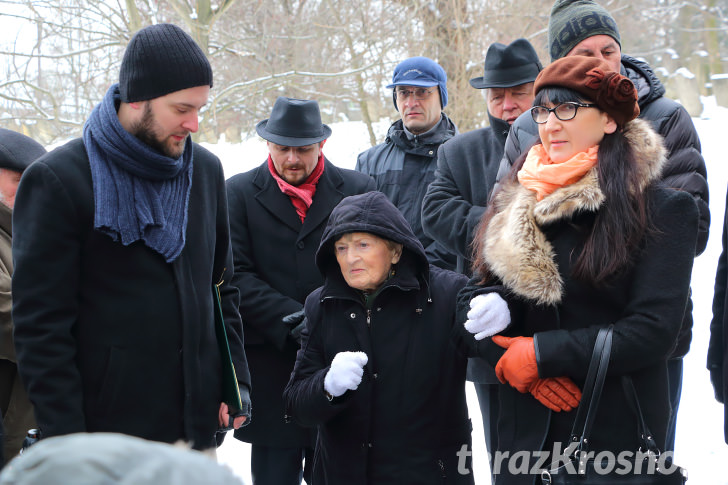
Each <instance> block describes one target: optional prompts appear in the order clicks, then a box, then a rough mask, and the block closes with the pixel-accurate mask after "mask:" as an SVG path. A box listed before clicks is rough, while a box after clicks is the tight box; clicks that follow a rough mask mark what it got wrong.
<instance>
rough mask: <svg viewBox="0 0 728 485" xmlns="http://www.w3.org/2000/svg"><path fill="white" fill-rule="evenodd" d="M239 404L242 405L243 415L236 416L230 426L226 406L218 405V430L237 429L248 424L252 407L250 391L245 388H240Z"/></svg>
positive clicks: (224, 404)
mask: <svg viewBox="0 0 728 485" xmlns="http://www.w3.org/2000/svg"><path fill="white" fill-rule="evenodd" d="M240 402H241V403H242V404H243V408H242V412H243V414H242V416H238V417H236V418H234V419H233V420H232V426H231V423H230V412H229V411H228V405H227V404H226V403H224V402H221V403H220V411H219V412H218V424H219V425H220V428H230V427H232V429H238V428H241V427H242V426H247V425H248V424H250V420H251V409H252V405H251V403H250V391H248V387H247V386H240Z"/></svg>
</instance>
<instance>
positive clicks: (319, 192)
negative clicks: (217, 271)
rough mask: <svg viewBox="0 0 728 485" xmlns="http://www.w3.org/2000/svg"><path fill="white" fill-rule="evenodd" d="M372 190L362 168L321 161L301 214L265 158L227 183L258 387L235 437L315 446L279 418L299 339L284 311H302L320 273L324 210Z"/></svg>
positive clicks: (303, 431)
mask: <svg viewBox="0 0 728 485" xmlns="http://www.w3.org/2000/svg"><path fill="white" fill-rule="evenodd" d="M370 190H374V181H373V180H372V179H371V177H368V176H366V175H364V174H361V173H358V172H354V171H353V170H346V169H342V168H338V167H336V166H335V165H333V164H332V163H331V162H330V161H328V160H327V159H324V172H323V174H322V175H321V178H320V179H319V181H318V184H317V185H316V193H315V194H314V197H313V203H312V204H311V207H310V208H309V209H308V212H307V214H306V219H305V220H304V222H303V223H301V219H300V218H299V217H298V215H297V214H296V209H295V208H294V206H293V203H292V202H291V199H290V197H288V196H287V195H285V194H284V193H283V192H281V189H280V188H279V187H278V184H277V183H276V181H275V179H274V178H273V176H272V175H271V174H270V170H269V169H268V162H267V161H266V162H263V163H262V164H261V165H259V166H258V167H256V168H254V169H253V170H250V171H248V172H246V173H242V174H238V175H234V176H233V177H231V178H230V179H228V181H227V192H228V205H229V208H230V236H231V239H232V247H233V261H234V263H235V274H234V275H233V279H232V283H233V285H234V286H235V287H236V288H238V290H239V291H240V296H241V297H240V314H241V315H242V317H243V328H244V329H245V336H246V338H245V351H246V354H247V356H248V362H249V363H250V368H251V378H252V379H253V387H254V388H255V392H254V393H252V395H251V400H252V403H253V409H254V410H255V417H254V418H253V420H252V422H251V423H250V425H249V426H245V427H244V428H240V429H238V430H236V431H235V437H236V438H238V439H240V440H242V441H245V442H249V443H254V444H256V445H261V446H278V447H303V446H310V447H313V445H314V440H315V432H314V430H312V429H310V428H302V427H300V426H296V425H295V424H287V423H285V422H284V420H283V416H284V415H285V411H284V409H283V399H282V398H281V396H282V394H283V388H284V387H286V383H287V382H288V379H289V378H290V376H291V370H293V363H294V362H295V360H296V351H297V350H298V347H299V346H298V342H296V341H295V340H293V338H292V337H291V336H290V328H288V327H287V326H286V325H285V324H284V323H283V321H282V319H283V317H284V316H286V315H289V314H291V313H294V312H297V311H299V310H301V309H303V303H304V301H305V300H306V297H307V296H308V294H309V293H311V292H312V291H313V290H315V289H316V288H318V287H319V286H321V284H322V283H323V281H324V279H323V276H322V275H321V273H320V272H319V270H318V268H317V267H316V263H315V260H314V257H315V255H316V249H318V247H319V244H320V243H321V235H322V234H323V232H324V228H325V227H326V221H327V220H328V218H329V214H330V213H331V211H332V210H333V208H334V207H336V204H338V203H339V202H341V199H343V198H344V197H346V196H348V195H354V194H361V193H364V192H368V191H370Z"/></svg>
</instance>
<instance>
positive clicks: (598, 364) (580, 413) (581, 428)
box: [571, 325, 613, 453]
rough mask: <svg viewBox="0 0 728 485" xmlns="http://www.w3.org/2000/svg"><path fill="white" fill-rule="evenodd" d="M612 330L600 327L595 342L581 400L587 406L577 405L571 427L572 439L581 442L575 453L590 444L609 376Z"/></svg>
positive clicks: (611, 328) (610, 327) (583, 449)
mask: <svg viewBox="0 0 728 485" xmlns="http://www.w3.org/2000/svg"><path fill="white" fill-rule="evenodd" d="M612 332H613V326H612V325H609V326H608V327H606V328H602V329H600V330H599V333H598V334H597V339H596V341H595V342H594V350H593V351H592V357H591V362H590V363H589V370H588V371H587V374H586V382H585V383H584V390H583V392H582V396H581V402H582V403H585V404H586V406H584V405H581V406H578V407H577V411H576V417H575V418H574V426H573V427H572V429H571V441H572V442H578V443H579V445H578V446H577V447H576V448H575V449H574V453H575V452H576V451H586V447H587V446H588V444H589V435H590V433H591V429H592V425H593V424H594V417H595V416H596V414H597V408H598V407H599V399H600V398H601V395H602V389H603V387H604V380H605V379H606V377H607V367H609V356H610V354H611V351H612Z"/></svg>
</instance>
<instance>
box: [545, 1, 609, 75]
mask: <svg viewBox="0 0 728 485" xmlns="http://www.w3.org/2000/svg"><path fill="white" fill-rule="evenodd" d="M601 34H603V35H608V36H610V37H612V38H613V39H614V40H616V41H617V44H619V45H620V47H621V46H622V44H621V42H620V40H619V29H618V28H617V23H616V22H615V21H614V18H612V16H611V15H610V14H609V12H607V11H606V10H605V9H604V8H603V7H601V6H599V5H597V3H596V2H593V1H592V0H556V2H555V3H554V6H553V7H551V16H550V17H549V53H550V54H551V60H552V61H555V60H556V59H561V58H562V57H564V56H566V55H567V54H568V53H569V52H571V50H572V49H573V48H574V47H575V46H576V44H578V43H579V42H581V41H582V40H584V39H586V38H588V37H592V36H594V35H601Z"/></svg>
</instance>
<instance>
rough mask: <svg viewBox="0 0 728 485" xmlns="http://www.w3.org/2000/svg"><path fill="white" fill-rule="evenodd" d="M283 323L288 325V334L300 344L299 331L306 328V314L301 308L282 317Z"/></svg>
mask: <svg viewBox="0 0 728 485" xmlns="http://www.w3.org/2000/svg"><path fill="white" fill-rule="evenodd" d="M282 320H283V323H284V324H286V326H288V328H289V331H288V335H290V336H291V338H293V339H294V340H295V341H296V342H298V344H299V345H300V344H301V333H302V332H303V329H304V328H306V314H305V313H304V311H303V310H298V311H297V312H294V313H291V314H290V315H286V316H285V317H283V319H282Z"/></svg>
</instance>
